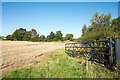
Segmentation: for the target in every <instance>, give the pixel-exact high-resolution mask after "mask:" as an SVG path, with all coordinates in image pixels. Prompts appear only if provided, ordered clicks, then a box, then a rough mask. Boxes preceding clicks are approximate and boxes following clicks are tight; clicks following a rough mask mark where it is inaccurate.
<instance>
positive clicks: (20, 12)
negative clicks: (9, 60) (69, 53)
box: [2, 0, 118, 38]
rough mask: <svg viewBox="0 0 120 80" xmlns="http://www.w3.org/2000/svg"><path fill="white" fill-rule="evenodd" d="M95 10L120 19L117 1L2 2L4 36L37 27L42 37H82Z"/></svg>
mask: <svg viewBox="0 0 120 80" xmlns="http://www.w3.org/2000/svg"><path fill="white" fill-rule="evenodd" d="M116 1H117V0H116ZM96 11H97V12H99V14H102V13H104V14H108V13H111V14H112V19H114V18H117V17H118V2H2V36H6V35H9V34H12V33H13V32H14V31H15V30H16V29H19V28H25V29H26V30H27V31H29V30H31V29H32V28H34V29H36V30H37V33H38V34H39V35H45V36H47V35H49V34H50V32H51V31H53V32H54V33H55V32H56V31H58V30H61V31H62V33H63V36H65V34H67V33H69V34H73V35H74V38H79V37H80V36H81V34H82V27H83V25H84V24H86V25H87V26H89V25H90V24H91V23H90V22H89V21H90V19H91V18H92V16H93V14H94V13H95V12H96Z"/></svg>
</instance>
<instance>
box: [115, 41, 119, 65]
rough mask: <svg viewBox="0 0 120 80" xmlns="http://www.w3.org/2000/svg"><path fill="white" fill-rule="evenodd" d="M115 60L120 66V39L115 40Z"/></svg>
mask: <svg viewBox="0 0 120 80" xmlns="http://www.w3.org/2000/svg"><path fill="white" fill-rule="evenodd" d="M115 60H116V61H117V62H118V63H119V64H120V39H116V40H115Z"/></svg>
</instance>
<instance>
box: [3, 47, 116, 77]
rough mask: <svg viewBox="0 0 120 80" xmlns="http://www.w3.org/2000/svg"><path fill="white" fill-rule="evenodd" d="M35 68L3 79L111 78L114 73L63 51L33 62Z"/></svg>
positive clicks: (20, 71)
mask: <svg viewBox="0 0 120 80" xmlns="http://www.w3.org/2000/svg"><path fill="white" fill-rule="evenodd" d="M34 63H36V64H37V65H36V66H35V67H27V68H23V69H20V70H15V71H11V72H10V73H8V74H5V75H3V77H4V78H113V77H117V73H116V72H115V71H110V70H109V69H106V68H104V67H101V66H98V65H94V64H93V63H91V62H90V61H89V62H88V65H86V61H85V60H78V59H76V58H72V57H70V56H68V55H67V54H65V53H64V49H61V50H57V51H55V52H51V53H50V54H49V55H47V56H46V58H44V60H43V61H36V62H34Z"/></svg>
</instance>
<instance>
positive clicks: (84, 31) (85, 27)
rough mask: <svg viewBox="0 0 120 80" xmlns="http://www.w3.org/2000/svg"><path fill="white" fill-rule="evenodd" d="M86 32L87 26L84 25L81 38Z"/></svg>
mask: <svg viewBox="0 0 120 80" xmlns="http://www.w3.org/2000/svg"><path fill="white" fill-rule="evenodd" d="M86 32H87V26H86V24H84V26H83V29H82V36H84V35H85V33H86Z"/></svg>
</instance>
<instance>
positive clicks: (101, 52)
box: [65, 40, 113, 64]
mask: <svg viewBox="0 0 120 80" xmlns="http://www.w3.org/2000/svg"><path fill="white" fill-rule="evenodd" d="M65 53H67V54H70V55H72V56H78V57H87V58H89V59H92V60H98V61H100V62H102V63H105V62H107V63H111V64H113V55H112V40H102V41H91V42H81V43H66V44H65Z"/></svg>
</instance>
